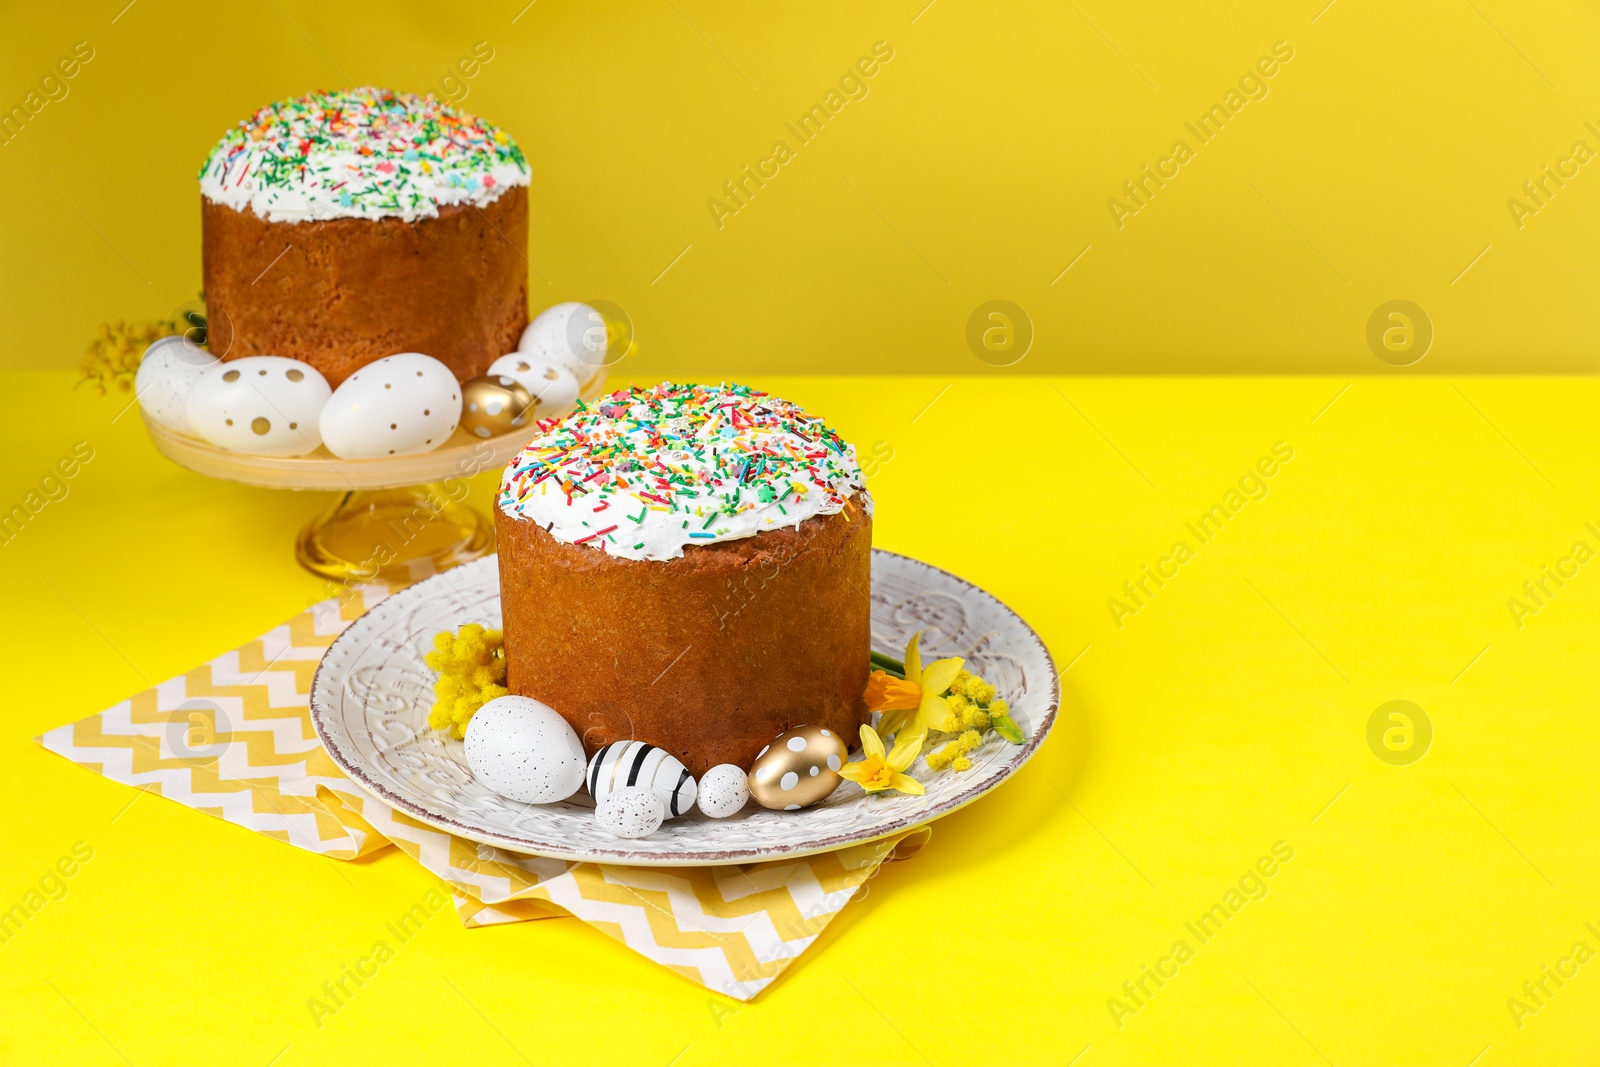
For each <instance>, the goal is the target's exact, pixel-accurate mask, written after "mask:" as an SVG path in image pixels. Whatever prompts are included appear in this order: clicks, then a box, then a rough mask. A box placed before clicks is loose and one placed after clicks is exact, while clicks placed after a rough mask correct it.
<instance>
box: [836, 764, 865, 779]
mask: <svg viewBox="0 0 1600 1067" xmlns="http://www.w3.org/2000/svg"><path fill="white" fill-rule="evenodd" d="M865 774H866V764H864V763H860V762H856V763H846V764H845V765H844V766H843V767H840V768H839V776H840V777H841V778H848V779H850V780H851V781H852V782H856V783H858V784H859V783H860V781H861V779H862V777H863V776H865Z"/></svg>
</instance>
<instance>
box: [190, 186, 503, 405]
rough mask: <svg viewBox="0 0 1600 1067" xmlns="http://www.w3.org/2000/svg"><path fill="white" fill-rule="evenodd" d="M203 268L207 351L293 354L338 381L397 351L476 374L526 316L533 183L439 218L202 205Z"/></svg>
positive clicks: (452, 208)
mask: <svg viewBox="0 0 1600 1067" xmlns="http://www.w3.org/2000/svg"><path fill="white" fill-rule="evenodd" d="M200 218H201V227H200V230H201V274H202V277H203V278H204V284H205V294H206V309H207V312H208V313H209V316H210V323H209V325H210V329H211V348H212V351H214V352H218V353H226V355H225V356H224V357H223V358H224V359H238V358H240V357H241V356H259V355H270V356H288V357H290V358H292V359H299V360H304V361H305V362H307V363H309V364H311V365H312V366H313V367H316V368H317V370H319V371H321V372H322V374H323V376H324V377H325V378H327V379H328V384H330V385H332V386H334V387H335V388H337V387H338V385H339V383H340V382H342V381H344V380H345V378H347V377H349V376H350V375H351V374H353V373H354V372H356V371H358V370H360V369H361V368H362V367H363V366H365V365H366V364H368V363H371V362H373V361H374V360H378V359H382V358H383V357H384V356H392V355H394V354H395V353H396V352H423V353H426V354H427V355H430V356H432V357H434V358H435V359H437V360H439V361H440V362H442V363H443V364H444V365H445V366H447V367H449V368H450V369H451V370H452V371H454V372H455V375H456V377H457V378H458V379H461V380H462V381H465V380H466V379H468V378H475V377H477V376H478V375H480V374H482V373H483V372H484V371H486V370H487V369H488V368H489V364H490V363H493V362H494V361H495V360H496V359H498V358H500V357H501V356H503V355H505V354H506V353H507V352H514V351H516V348H517V340H518V338H520V337H521V336H522V331H523V329H524V328H526V327H527V325H528V282H527V270H528V267H527V262H526V261H525V260H524V259H523V258H522V257H521V256H520V255H518V254H517V250H518V249H519V248H526V247H527V244H528V191H527V190H526V189H516V188H514V189H508V190H507V191H506V192H505V193H504V194H503V195H501V196H500V197H499V198H497V199H496V200H494V201H493V202H492V203H490V204H489V205H488V206H487V207H483V208H479V207H477V206H475V205H458V204H450V205H445V206H443V207H441V208H440V209H439V215H438V217H436V218H423V219H418V220H416V221H414V222H408V221H406V220H404V219H397V218H385V219H328V220H323V221H319V222H293V223H289V222H268V221H267V220H265V219H261V218H258V217H257V216H256V215H255V213H254V212H253V211H249V210H246V211H242V212H241V211H236V210H234V209H233V208H231V207H228V206H227V205H225V204H218V203H214V202H212V201H209V200H203V201H202V203H201V216H200Z"/></svg>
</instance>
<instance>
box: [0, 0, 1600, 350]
mask: <svg viewBox="0 0 1600 1067" xmlns="http://www.w3.org/2000/svg"><path fill="white" fill-rule="evenodd" d="M125 5H127V0H94V2H92V3H70V4H31V5H16V4H13V5H9V8H8V10H7V11H6V12H5V14H4V19H3V22H4V29H5V32H4V33H0V71H3V72H4V73H3V75H0V107H3V108H7V109H9V108H10V107H11V106H12V105H13V104H16V103H20V102H21V101H22V100H23V99H24V97H25V94H26V93H27V92H28V91H29V89H30V87H31V86H32V84H33V83H34V82H35V81H36V80H37V78H38V77H39V76H40V75H42V74H43V73H44V72H45V71H46V69H47V68H48V67H49V66H50V65H51V64H52V63H53V62H54V61H55V60H56V59H57V58H59V57H60V56H62V55H64V54H66V53H67V52H68V51H69V50H70V49H71V47H72V45H73V43H74V42H76V41H80V40H84V41H88V42H89V43H90V45H91V46H92V47H93V48H94V49H95V53H96V55H95V58H94V60H93V61H92V62H90V63H89V64H88V65H87V66H85V67H84V68H83V70H82V71H81V73H79V75H78V76H77V77H76V78H75V79H74V80H73V81H71V82H70V83H69V86H70V95H69V96H68V97H67V98H66V99H65V100H62V101H60V102H59V103H51V104H48V105H46V106H45V108H44V110H43V111H42V112H41V113H40V114H39V115H38V116H37V118H36V119H35V120H34V121H33V122H32V123H31V124H30V125H29V126H28V127H27V128H26V129H25V130H24V131H23V133H22V134H21V136H20V137H18V138H17V139H16V141H15V142H14V143H11V144H9V145H6V146H4V147H0V204H5V205H6V207H5V209H4V210H3V211H0V257H3V260H4V269H3V277H4V280H5V284H4V285H0V321H4V322H5V323H6V324H7V326H8V328H9V330H10V336H9V338H8V341H7V343H6V344H5V345H4V346H3V347H4V353H5V354H4V355H3V356H0V362H3V363H4V364H7V365H12V366H22V367H40V368H44V367H67V366H71V365H73V364H74V363H75V362H76V361H77V359H78V358H79V356H80V355H81V353H82V350H83V345H84V343H85V342H86V340H87V339H88V337H89V336H91V335H92V334H93V332H94V329H95V327H96V326H97V325H98V324H99V323H100V322H101V321H103V320H107V319H114V318H118V317H121V318H127V319H142V318H153V317H156V316H160V315H163V314H166V313H167V312H169V311H170V310H171V309H173V308H174V307H176V306H177V305H178V304H180V303H182V302H183V301H186V300H189V299H191V298H193V296H194V295H195V292H196V290H197V289H198V287H199V279H200V272H199V254H198V253H199V232H198V230H199V211H198V204H199V196H198V189H197V186H196V178H195V176H196V173H197V171H198V169H199V166H200V163H201V161H202V160H203V159H204V157H205V154H206V152H207V151H208V150H209V148H210V146H211V145H212V144H213V143H215V141H216V139H217V138H218V137H219V136H220V135H221V133H222V131H223V130H224V129H225V128H227V127H228V126H230V125H232V124H233V123H236V122H237V121H238V120H239V119H241V118H243V117H244V116H246V115H248V114H250V113H251V112H252V111H253V110H254V109H255V108H257V107H259V106H260V105H262V104H264V103H266V102H267V101H270V100H273V99H276V98H280V97H284V96H286V95H292V94H297V93H301V92H304V91H306V90H308V89H311V88H313V87H318V86H320V87H325V88H337V87H340V86H342V85H348V84H351V83H379V84H385V85H389V86H392V87H395V88H399V89H409V90H427V89H430V88H435V89H437V88H440V86H441V79H443V78H444V77H445V76H446V75H447V74H448V73H449V72H450V71H451V69H452V65H453V64H454V63H456V61H457V60H459V59H460V58H462V57H463V56H466V55H468V53H469V52H471V50H472V48H473V46H474V44H475V43H476V42H479V41H484V42H487V44H488V45H489V46H490V47H491V48H493V50H494V58H493V59H492V60H491V61H490V62H489V63H488V64H487V65H486V66H484V67H483V68H482V70H481V71H480V72H479V73H478V75H477V76H476V77H475V78H473V79H471V80H470V81H469V82H466V84H465V88H466V90H467V96H466V97H465V100H464V105H465V106H466V107H468V108H469V109H475V110H477V111H479V112H481V113H482V114H484V115H485V116H487V117H489V118H491V119H492V120H495V121H497V122H499V123H501V124H502V125H504V126H505V127H506V128H507V129H509V130H510V131H511V132H512V133H513V134H514V135H515V136H516V137H517V138H518V139H519V140H520V141H521V143H522V145H523V146H524V147H525V148H526V150H527V152H528V155H529V156H530V158H531V160H532V162H533V166H534V179H533V186H532V205H533V210H534V220H533V226H532V241H531V248H530V250H529V258H530V260H531V262H532V269H531V272H530V280H531V283H532V284H531V293H532V299H533V302H534V304H535V306H536V308H538V307H543V306H547V305H549V304H551V303H554V302H556V301H558V300H564V299H589V298H604V299H608V300H611V301H614V302H616V303H617V304H619V305H621V306H622V307H623V308H625V309H627V310H628V312H629V313H630V315H631V316H632V317H633V319H634V321H635V324H636V326H637V330H638V336H639V340H640V345H641V352H640V355H639V357H638V359H637V361H636V367H635V368H634V369H632V370H631V373H635V374H638V375H641V376H643V377H650V376H661V375H667V374H673V375H679V376H699V377H714V376H719V375H748V374H751V373H777V372H784V373H803V372H827V373H841V372H843V373H856V372H861V371H870V372H879V373H928V374H947V373H978V372H983V373H991V372H988V371H987V370H986V368H985V367H984V365H983V364H981V363H979V362H978V361H977V360H976V359H975V358H974V357H973V355H972V354H971V353H970V352H969V350H968V348H967V346H966V343H965V341H964V334H965V326H966V322H967V319H968V316H969V315H970V314H971V313H972V311H973V310H974V308H976V307H977V306H978V305H979V304H980V303H982V302H984V301H987V300H991V299H997V298H998V299H1006V300H1010V301H1013V302H1014V303H1016V304H1018V305H1020V306H1021V307H1022V308H1023V309H1025V311H1026V312H1027V314H1028V316H1029V317H1030V319H1031V320H1032V322H1033V324H1034V327H1035V330H1036V341H1035V343H1034V346H1033V350H1032V351H1031V352H1030V353H1029V355H1028V356H1027V359H1026V360H1025V361H1024V363H1022V364H1021V365H1020V366H1019V367H1018V368H1016V369H1015V370H1014V371H1012V372H1010V373H1016V372H1017V371H1021V370H1026V371H1029V372H1032V373H1047V372H1048V373H1070V372H1079V371H1094V372H1101V373H1116V372H1135V373H1146V372H1200V373H1203V372H1212V371H1217V370H1228V371H1291V372H1305V371H1324V372H1336V373H1368V372H1382V373H1385V374H1392V373H1394V372H1392V371H1390V370H1389V369H1388V368H1386V367H1384V366H1382V365H1381V364H1378V363H1377V362H1376V361H1375V360H1374V358H1373V357H1372V355H1371V353H1370V352H1369V351H1368V349H1367V345H1366V342H1365V339H1364V333H1365V325H1366V322H1367V319H1368V316H1369V315H1370V314H1371V313H1372V311H1373V310H1374V309H1375V308H1376V307H1378V306H1379V305H1380V304H1381V303H1383V302H1385V301H1388V300H1391V299H1407V300H1411V301H1413V302H1415V303H1417V304H1418V305H1420V306H1421V307H1422V308H1423V309H1424V310H1425V311H1426V313H1427V314H1428V315H1429V317H1430V318H1431V319H1432V321H1433V323H1434V325H1435V327H1436V330H1437V340H1436V342H1435V344H1434V348H1433V351H1432V352H1431V353H1430V354H1429V355H1428V356H1427V358H1426V359H1424V360H1423V361H1422V363H1420V364H1419V365H1418V366H1417V368H1416V372H1421V373H1432V372H1462V371H1482V370H1490V369H1493V370H1502V371H1504V370H1511V371H1550V370H1564V371H1580V370H1591V369H1593V368H1594V367H1595V366H1596V364H1597V362H1600V302H1597V301H1596V300H1595V299H1594V292H1595V290H1596V283H1597V282H1600V257H1597V256H1596V255H1595V252H1594V249H1595V243H1596V239H1597V237H1600V173H1597V172H1600V163H1591V164H1590V165H1588V166H1586V167H1584V168H1582V169H1581V170H1580V172H1579V175H1578V176H1577V177H1576V178H1574V179H1572V181H1571V182H1570V183H1569V184H1568V185H1567V186H1566V188H1564V189H1563V190H1561V191H1560V192H1559V193H1558V194H1557V196H1556V197H1555V198H1554V199H1553V200H1551V201H1550V203H1549V205H1548V206H1547V207H1545V208H1544V209H1542V210H1541V211H1540V212H1539V213H1538V214H1537V215H1536V216H1534V217H1531V218H1528V219H1525V220H1524V223H1525V225H1524V226H1523V227H1522V228H1521V229H1518V228H1517V226H1516V225H1515V223H1514V221H1513V218H1512V215H1511V212H1510V211H1509V210H1508V209H1507V206H1506V201H1507V200H1508V199H1509V198H1511V197H1513V196H1516V195H1519V194H1520V191H1521V187H1522V183H1523V182H1524V181H1528V180H1530V179H1534V178H1537V177H1539V176H1540V173H1541V170H1540V168H1541V167H1542V166H1543V165H1545V164H1550V165H1555V164H1556V163H1557V161H1558V160H1559V159H1560V158H1562V157H1563V156H1564V155H1566V154H1567V153H1568V152H1569V150H1570V148H1571V146H1572V144H1573V142H1574V141H1576V140H1579V139H1583V140H1585V141H1586V142H1587V143H1588V144H1589V145H1590V147H1591V148H1594V149H1596V150H1600V137H1597V136H1596V135H1595V134H1594V133H1592V132H1590V131H1588V130H1586V128H1585V123H1586V122H1594V123H1595V124H1596V125H1597V126H1600V74H1597V71H1596V67H1595V64H1594V62H1593V58H1594V56H1595V55H1596V54H1597V52H1600V14H1597V9H1596V7H1595V5H1594V4H1592V3H1588V2H1583V0H1556V2H1551V3H1539V4H1517V3H1511V2H1509V0H1421V2H1417V3H1406V4H1394V3H1378V2H1374V0H1335V2H1333V3H1331V4H1328V2H1327V0H1299V2H1296V3H1276V4H1269V3H1261V2H1245V3H1230V4H1209V5H1204V6H1203V7H1202V6H1196V5H1188V4H1179V3H1143V4H1116V3H1110V2H1107V0H1077V2H1075V3H1066V4H1043V3H1026V4H998V3H974V2H971V0H936V2H934V3H932V4H927V0H895V2H893V3H884V2H868V3H849V4H845V3H838V4H827V5H818V4H794V5H782V6H776V5H767V4H748V3H746V4H734V3H715V2H706V0H671V2H667V0H649V2H639V3H616V2H599V3H582V4H580V3H576V2H572V0H537V2H535V3H532V4H527V0H495V2H492V3H470V4H436V3H432V4H421V3H408V4H399V5H395V4H372V3H360V4H357V3H345V2H328V0H319V2H316V3H310V2H307V0H250V2H248V3H227V4H199V3H172V2H168V0H136V2H135V3H133V4H132V5H131V6H125ZM525 5H526V6H525ZM924 5H927V6H924ZM1325 5H1326V6H1325ZM113 18H115V20H116V21H115V22H114V23H113V21H112V20H113ZM1280 40H1281V41H1286V42H1288V43H1289V45H1291V46H1292V47H1293V49H1294V55H1295V58H1294V59H1293V61H1292V62H1290V63H1289V64H1287V65H1286V66H1284V67H1283V68H1282V69H1281V70H1280V71H1279V72H1278V73H1277V74H1276V76H1274V77H1273V78H1272V79H1271V80H1270V81H1269V82H1268V85H1269V88H1270V92H1269V95H1268V96H1267V97H1266V98H1265V99H1263V100H1260V101H1258V102H1254V103H1250V104H1248V105H1247V106H1246V107H1244V108H1243V110H1242V111H1241V112H1240V113H1239V114H1238V115H1237V116H1236V117H1235V118H1234V120H1233V121H1232V122H1231V123H1230V124H1229V126H1228V128H1227V129H1226V130H1225V131H1224V133H1223V134H1222V135H1221V136H1220V138H1218V139H1217V140H1216V141H1215V142H1214V143H1213V144H1210V145H1208V146H1205V147H1198V146H1197V145H1196V143H1195V142H1194V141H1193V140H1192V139H1191V138H1190V137H1189V135H1188V134H1187V133H1186V131H1185V129H1184V125H1183V124H1184V122H1185V121H1192V120H1194V119H1197V118H1198V117H1199V115H1200V114H1201V113H1202V112H1204V111H1206V110H1207V109H1208V108H1209V107H1210V105H1212V104H1213V103H1216V102H1218V101H1219V100H1220V99H1221V98H1222V97H1223V96H1224V94H1225V93H1227V91H1228V90H1229V89H1230V88H1232V87H1233V86H1234V85H1235V84H1236V82H1237V80H1238V79H1239V78H1240V76H1241V75H1242V74H1244V73H1245V72H1246V70H1247V69H1249V67H1250V66H1251V64H1252V63H1253V62H1254V61H1255V60H1256V59H1257V58H1258V57H1260V56H1262V55H1264V54H1266V53H1267V52H1268V51H1269V50H1270V49H1271V47H1272V45H1273V44H1274V42H1277V41H1280ZM877 41H885V42H887V43H888V45H889V46H890V47H892V48H893V49H894V59H893V60H892V61H891V62H889V63H888V64H887V65H885V66H884V67H883V68H882V69H881V71H879V73H878V74H877V75H876V76H875V77H874V78H872V79H871V80H870V81H869V82H868V86H869V93H868V95H867V96H866V98H865V99H862V100H859V101H857V102H854V103H850V104H848V105H846V106H845V107H844V108H843V109H842V110H841V111H840V112H839V114H838V115H836V116H835V117H834V118H833V119H832V121H831V122H830V123H829V124H828V126H827V128H826V129H825V130H824V131H823V133H822V134H821V135H820V136H819V137H818V138H817V139H816V140H815V141H814V142H813V143H811V144H809V145H805V146H803V147H800V146H798V145H797V143H796V142H795V141H793V139H792V138H791V137H790V136H789V135H788V134H787V133H786V131H785V129H784V123H785V122H786V121H792V120H794V119H796V118H797V117H798V116H799V115H800V114H801V113H803V112H805V111H806V110H808V109H809V108H810V106H811V105H812V104H815V103H818V102H820V101H821V100H822V99H823V98H824V97H825V95H826V94H827V92H828V91H829V90H830V89H831V88H833V87H834V86H835V85H836V83H837V81H838V79H839V77H840V76H841V74H843V73H844V72H845V71H846V70H847V69H848V68H849V67H850V66H851V65H852V64H853V63H854V62H855V61H856V60H857V59H858V58H860V57H861V56H863V55H866V54H867V53H868V52H869V50H870V49H871V48H872V46H873V44H874V42H877ZM1180 137H1181V138H1185V139H1186V140H1190V143H1191V147H1196V148H1197V153H1198V155H1197V158H1196V159H1195V160H1194V161H1193V162H1191V163H1189V164H1188V165H1187V166H1185V167H1184V168H1183V169H1182V171H1181V172H1180V176H1179V177H1177V178H1176V179H1175V180H1173V181H1172V183H1171V184H1169V185H1168V187H1167V188H1165V189H1163V190H1162V191H1160V192H1159V193H1158V194H1157V195H1156V197H1155V198H1154V199H1153V201H1152V202H1151V203H1150V205H1149V206H1148V207H1147V208H1145V209H1144V210H1142V211H1141V212H1140V213H1139V214H1138V215H1137V216H1135V217H1133V218H1131V219H1128V220H1126V225H1125V226H1124V227H1123V228H1122V229H1120V230H1119V229H1118V228H1116V227H1115V226H1114V225H1113V222H1112V216H1111V212H1110V211H1109V210H1108V208H1107V201H1108V199H1110V198H1111V197H1113V196H1118V195H1120V194H1121V190H1122V185H1123V183H1124V182H1125V181H1129V180H1131V179H1133V178H1136V177H1138V176H1139V173H1140V167H1141V166H1142V165H1144V164H1151V165H1154V164H1155V163H1156V161H1157V160H1158V159H1160V158H1161V157H1162V156H1164V155H1166V154H1167V152H1168V151H1169V150H1170V148H1171V146H1172V143H1173V142H1174V140H1176V139H1178V138H1180ZM780 138H781V139H784V140H786V141H789V142H790V146H791V148H794V149H795V150H796V158H795V159H794V160H793V161H792V162H790V163H789V164H787V165H786V166H784V167H783V168H782V170H781V171H780V173H779V176H778V177H776V178H775V179H774V180H773V181H772V182H771V183H769V185H768V186H767V187H766V188H764V189H762V190H761V191H760V192H759V193H758V194H757V195H756V197H755V198H754V199H753V200H752V201H751V202H750V204H749V206H748V207H746V208H744V209H743V210H741V211H740V212H739V213H738V215H736V216H734V217H732V218H727V219H724V225H723V226H722V227H721V228H720V229H719V228H718V227H717V225H716V224H715V222H714V221H713V215H712V212H711V211H710V210H709V209H708V208H707V206H706V205H707V201H708V200H709V199H711V198H712V197H714V196H718V195H719V194H720V191H721V188H722V184H723V182H725V181H728V180H730V179H733V178H735V177H737V176H738V175H739V173H740V168H741V166H743V165H746V164H749V165H752V166H753V165H755V164H756V162H757V161H758V160H759V159H761V158H763V157H764V156H766V155H767V154H768V153H769V152H770V150H771V146H772V144H773V142H774V141H775V140H778V139H780ZM1086 248H1087V249H1088V251H1087V252H1085V251H1084V250H1085V249H1086ZM1080 253H1082V258H1081V259H1080V258H1078V257H1079V256H1080ZM680 257H681V258H680ZM1480 257H1481V258H1480ZM1069 264H1075V265H1073V266H1072V269H1071V270H1070V271H1066V270H1065V268H1067V267H1068V265H1069ZM669 266H670V269H668V268H669ZM1064 271H1065V273H1063V272H1064Z"/></svg>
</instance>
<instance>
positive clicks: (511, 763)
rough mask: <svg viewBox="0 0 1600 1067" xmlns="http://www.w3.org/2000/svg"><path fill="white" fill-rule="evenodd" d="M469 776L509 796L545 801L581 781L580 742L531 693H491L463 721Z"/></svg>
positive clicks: (562, 796) (572, 789) (563, 796)
mask: <svg viewBox="0 0 1600 1067" xmlns="http://www.w3.org/2000/svg"><path fill="white" fill-rule="evenodd" d="M466 749H467V766H469V767H471V768H472V776H473V777H474V778H476V779H477V780H478V781H480V782H482V783H483V784H484V785H485V786H487V787H488V788H490V789H492V790H493V791H494V792H496V793H499V794H500V795H501V796H503V797H506V798H508V799H510V800H520V801H522V802H523V803H524V804H551V803H554V802H555V801H557V800H565V799H567V798H568V797H570V796H571V795H572V794H574V793H576V792H577V791H578V787H579V786H581V785H583V766H584V758H583V742H581V741H579V740H578V735H577V734H576V733H574V732H573V729H572V727H571V726H569V725H567V720H566V719H563V718H562V717H561V716H560V715H558V714H557V713H556V712H555V710H554V709H553V708H551V707H549V706H548V705H546V704H541V703H540V702H539V701H537V700H534V699H532V698H531V697H519V696H504V697H495V698H494V699H493V700H491V701H489V702H488V703H487V704H485V705H484V706H483V707H481V708H479V709H478V710H477V711H476V712H474V713H473V716H472V720H471V721H470V722H468V723H467V739H466Z"/></svg>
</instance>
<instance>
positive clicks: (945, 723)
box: [917, 689, 956, 733]
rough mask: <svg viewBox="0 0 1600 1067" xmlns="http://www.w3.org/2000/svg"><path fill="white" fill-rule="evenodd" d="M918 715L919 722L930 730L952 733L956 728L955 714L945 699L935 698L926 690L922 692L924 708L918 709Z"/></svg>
mask: <svg viewBox="0 0 1600 1067" xmlns="http://www.w3.org/2000/svg"><path fill="white" fill-rule="evenodd" d="M917 714H918V717H919V721H921V722H922V723H924V724H926V726H927V727H928V728H929V729H933V730H943V731H945V732H946V733H951V732H953V731H954V730H955V728H956V716H955V712H953V711H951V710H950V705H949V704H947V703H945V699H944V697H940V696H934V695H933V694H932V693H930V692H929V691H928V690H926V689H924V690H923V691H922V706H921V707H920V708H918V709H917Z"/></svg>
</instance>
